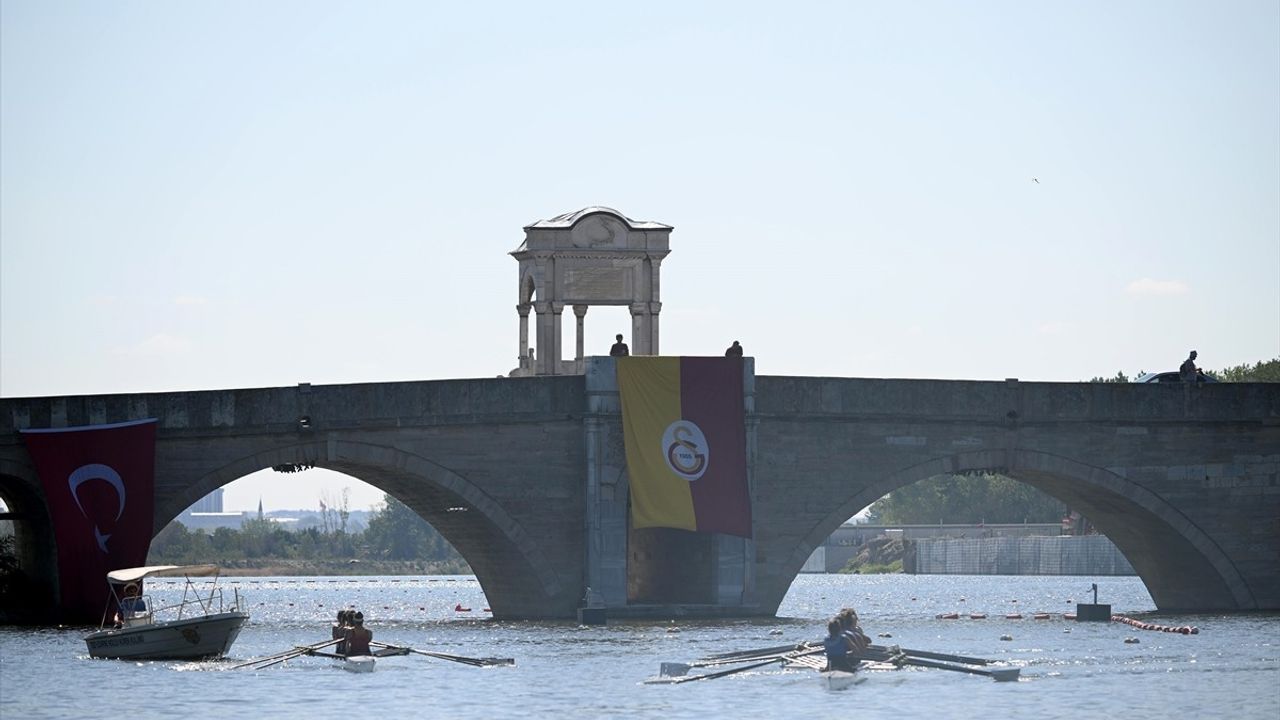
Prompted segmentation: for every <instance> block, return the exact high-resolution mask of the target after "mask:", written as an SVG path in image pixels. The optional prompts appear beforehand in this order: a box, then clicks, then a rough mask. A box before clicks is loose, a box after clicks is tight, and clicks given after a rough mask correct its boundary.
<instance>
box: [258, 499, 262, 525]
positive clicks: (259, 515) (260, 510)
mask: <svg viewBox="0 0 1280 720" xmlns="http://www.w3.org/2000/svg"><path fill="white" fill-rule="evenodd" d="M258 519H259V520H261V519H262V496H261V495H259V496H258Z"/></svg>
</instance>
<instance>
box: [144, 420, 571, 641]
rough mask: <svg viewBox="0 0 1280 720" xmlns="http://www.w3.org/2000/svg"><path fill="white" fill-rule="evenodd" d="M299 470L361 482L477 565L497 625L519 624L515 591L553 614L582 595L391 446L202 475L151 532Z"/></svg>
mask: <svg viewBox="0 0 1280 720" xmlns="http://www.w3.org/2000/svg"><path fill="white" fill-rule="evenodd" d="M298 462H307V463H311V464H313V465H314V466H315V467H317V468H323V469H326V470H334V471H337V472H341V473H343V474H346V475H350V476H352V477H355V478H358V479H359V480H361V481H363V482H366V483H368V484H370V485H373V486H374V487H376V488H378V489H380V490H382V491H384V492H387V493H389V494H391V495H392V496H393V497H395V498H396V499H398V500H400V501H401V502H403V503H404V504H405V505H407V506H408V507H409V508H410V509H412V510H413V511H414V512H415V513H417V514H418V515H419V516H421V517H422V518H423V519H424V520H426V521H427V522H428V523H430V524H431V526H432V527H433V528H435V529H436V530H437V531H438V532H439V533H440V534H441V535H442V536H444V538H445V539H446V540H448V541H449V542H450V544H452V545H453V546H454V547H455V548H457V550H458V552H459V553H460V554H461V555H462V556H463V558H464V559H466V560H467V562H468V564H470V565H471V569H472V570H473V571H474V572H475V575H476V580H477V581H478V582H479V583H480V587H481V588H482V589H483V590H484V591H485V595H486V597H487V598H488V600H489V604H490V607H491V608H492V610H493V616H494V618H496V619H509V618H515V617H517V616H515V615H513V614H512V613H510V612H508V611H507V609H506V608H505V607H504V606H505V605H506V604H507V602H508V600H507V599H508V598H511V597H513V596H512V591H511V590H510V588H519V590H520V591H522V592H525V593H527V592H528V591H529V589H530V588H539V589H540V590H541V591H542V593H543V596H544V598H546V600H547V604H548V606H555V601H556V600H557V599H559V596H561V595H564V594H565V593H576V591H577V587H578V583H577V578H563V577H561V576H560V573H559V572H558V571H557V569H556V567H555V565H554V564H553V563H551V562H550V560H549V559H548V557H547V555H546V553H545V552H543V550H542V549H541V544H540V543H539V542H538V539H537V538H536V537H534V536H533V535H532V534H530V533H529V532H528V531H526V530H525V529H524V528H523V527H522V526H521V525H520V524H519V523H518V522H516V521H515V520H514V519H513V518H512V517H511V516H510V514H508V513H507V512H506V511H505V510H504V509H503V508H502V506H501V505H500V504H499V503H498V502H496V501H495V500H493V498H491V497H490V496H489V495H488V494H486V493H485V492H484V491H482V490H481V489H480V488H478V487H476V486H475V485H474V484H472V483H471V482H469V481H468V480H467V479H466V478H464V477H462V476H461V475H459V474H457V473H455V472H453V471H452V470H450V469H448V468H446V467H444V466H442V465H440V464H438V463H436V462H433V461H432V460H430V459H428V458H425V457H421V456H418V455H415V454H412V453H408V452H405V451H403V450H399V449H397V448H391V447H387V446H385V445H374V444H370V443H360V442H350V441H336V442H330V441H328V440H324V439H319V440H316V441H312V442H305V443H294V444H289V445H281V446H277V447H273V448H271V449H267V450H262V451H259V452H256V453H252V454H250V455H246V456H244V457H241V458H238V459H236V460H233V461H231V462H229V463H226V464H224V465H223V466H221V467H219V468H216V469H214V470H211V471H210V472H208V473H206V474H204V475H202V476H201V477H200V478H199V480H198V481H197V482H195V483H193V484H191V485H190V486H189V487H188V488H187V489H186V491H185V492H184V493H183V495H182V497H181V498H178V499H174V500H171V501H170V502H167V503H166V504H165V508H164V509H163V511H162V509H161V508H160V507H159V506H157V508H156V517H157V520H158V521H161V520H162V521H163V522H158V523H157V528H156V530H155V531H153V532H158V531H159V529H160V528H163V527H164V526H165V525H166V524H167V523H168V522H170V521H171V520H173V518H175V517H177V516H178V514H180V513H181V512H182V509H184V508H186V507H188V506H189V505H190V504H191V503H192V502H195V501H196V500H198V499H199V498H200V497H203V496H204V495H206V494H208V493H209V492H211V491H213V490H214V489H216V488H219V487H222V486H223V485H226V484H227V483H230V482H233V481H235V480H238V479H240V478H242V477H244V476H245V475H248V474H250V473H253V472H257V471H259V470H262V469H264V468H269V467H272V466H274V465H279V464H285V463H298ZM174 508H177V509H176V510H174ZM561 604H563V601H562V599H561ZM526 605H527V603H526Z"/></svg>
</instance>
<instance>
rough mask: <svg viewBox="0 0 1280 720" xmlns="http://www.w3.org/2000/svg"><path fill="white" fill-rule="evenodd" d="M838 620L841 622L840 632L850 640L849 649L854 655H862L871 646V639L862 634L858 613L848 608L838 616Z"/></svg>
mask: <svg viewBox="0 0 1280 720" xmlns="http://www.w3.org/2000/svg"><path fill="white" fill-rule="evenodd" d="M836 620H839V621H840V630H841V631H842V632H843V633H844V635H845V637H846V638H848V640H849V649H850V650H852V651H853V652H854V653H862V652H863V651H865V650H866V649H867V648H868V647H869V646H870V645H871V638H869V637H867V634H866V633H864V632H862V627H861V626H860V625H858V612H857V611H856V610H854V609H853V608H850V607H847V608H844V609H843V610H841V611H840V612H839V613H837V614H836Z"/></svg>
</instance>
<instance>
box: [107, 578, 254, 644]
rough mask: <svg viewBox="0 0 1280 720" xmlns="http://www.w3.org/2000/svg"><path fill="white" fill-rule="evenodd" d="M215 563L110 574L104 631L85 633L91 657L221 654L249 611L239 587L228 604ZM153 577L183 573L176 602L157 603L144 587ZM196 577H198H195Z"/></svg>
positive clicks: (246, 617)
mask: <svg viewBox="0 0 1280 720" xmlns="http://www.w3.org/2000/svg"><path fill="white" fill-rule="evenodd" d="M218 574H219V569H218V566H217V565H152V566H148V567H140V568H127V569H123V570H113V571H111V572H109V573H107V585H108V587H110V588H111V600H110V602H111V604H112V605H114V607H115V608H117V610H116V611H115V612H114V613H111V612H110V611H111V606H110V605H109V606H108V608H107V611H108V612H106V613H104V617H106V616H112V619H111V621H110V622H104V623H103V627H102V629H101V630H99V631H97V632H95V633H92V634H90V635H87V636H85V639H84V641H85V644H86V645H88V646H89V656H90V657H95V658H120V659H129V660H163V659H178V660H196V659H201V658H210V657H221V656H222V655H225V654H226V653H227V651H228V650H230V649H231V644H232V643H234V642H235V640H236V637H237V636H238V635H239V634H240V628H241V627H243V626H244V624H245V622H247V621H248V620H249V613H247V612H244V611H242V610H241V609H240V608H241V607H242V606H241V601H240V592H239V591H238V590H236V591H234V593H235V594H234V596H233V600H232V602H231V603H230V604H229V605H227V606H224V604H223V597H222V589H221V588H219V587H217V581H218ZM149 577H182V578H185V579H186V584H185V585H184V587H183V590H182V600H181V601H179V602H178V603H177V604H173V605H168V606H163V607H157V606H156V605H155V603H154V602H153V601H152V598H151V596H150V595H147V594H146V593H144V592H143V590H142V588H143V581H144V580H145V579H146V578H149ZM193 578H198V579H199V580H198V581H197V582H193V580H192V579H193Z"/></svg>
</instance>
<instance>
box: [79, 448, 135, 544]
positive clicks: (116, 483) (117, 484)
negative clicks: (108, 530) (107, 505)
mask: <svg viewBox="0 0 1280 720" xmlns="http://www.w3.org/2000/svg"><path fill="white" fill-rule="evenodd" d="M90 480H102V481H104V482H106V483H108V484H110V485H111V487H113V488H115V490H116V496H117V497H119V498H120V506H119V507H118V508H117V509H116V520H119V519H120V516H121V515H123V514H124V505H125V502H126V493H125V489H124V480H123V479H121V477H120V473H118V472H116V471H115V469H114V468H112V467H111V466H110V465H103V464H102V463H89V464H88V465H81V466H80V467H78V468H76V469H75V470H73V471H71V474H70V475H69V476H67V486H68V487H69V488H70V489H71V497H72V498H73V499H74V500H75V501H76V507H78V508H80V514H81V515H84V516H85V519H88V518H89V513H87V512H85V510H84V505H82V504H81V503H80V495H79V488H80V486H81V485H83V484H84V483H86V482H88V481H90ZM93 537H94V539H95V540H97V541H98V549H100V550H102V552H104V553H105V552H107V540H109V539H111V535H109V534H108V535H104V534H103V533H102V531H101V530H99V529H98V526H97V525H94V527H93Z"/></svg>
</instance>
